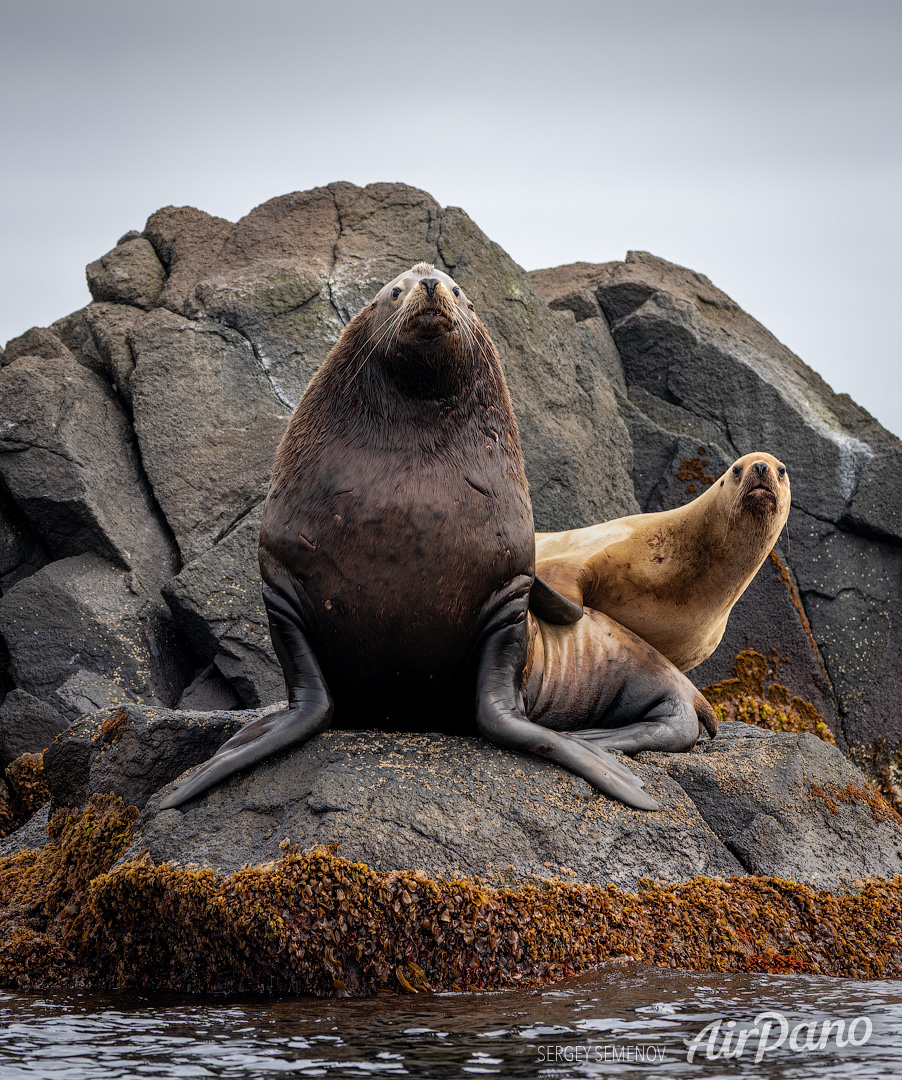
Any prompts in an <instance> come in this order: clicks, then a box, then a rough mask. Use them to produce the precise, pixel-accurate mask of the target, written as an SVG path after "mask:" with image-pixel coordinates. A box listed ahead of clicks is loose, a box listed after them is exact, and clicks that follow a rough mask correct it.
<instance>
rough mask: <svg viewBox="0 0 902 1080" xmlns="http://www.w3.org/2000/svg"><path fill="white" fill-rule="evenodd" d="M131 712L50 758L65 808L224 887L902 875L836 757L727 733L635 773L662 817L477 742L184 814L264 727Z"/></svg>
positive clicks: (809, 742)
mask: <svg viewBox="0 0 902 1080" xmlns="http://www.w3.org/2000/svg"><path fill="white" fill-rule="evenodd" d="M261 712H262V710H259V711H257V712H247V713H238V712H230V713H209V714H197V713H187V712H176V711H171V710H166V709H150V708H146V707H144V706H137V705H136V706H125V707H123V708H121V709H118V710H110V711H107V712H104V713H97V714H95V715H93V716H90V717H86V718H84V719H83V720H82V721H81V722H80V723H79V724H78V725H77V726H76V727H74V728H72V729H70V730H69V731H68V732H66V733H65V734H64V735H63V736H61V737H60V738H59V739H57V740H56V741H55V742H54V743H53V745H52V747H51V748H50V749H49V750H48V751H47V752H46V754H45V775H46V778H47V783H48V785H49V787H50V790H51V794H52V799H53V804H54V805H71V806H75V805H81V804H83V803H84V802H85V800H86V799H87V798H88V796H89V795H90V794H91V793H93V792H106V791H114V792H115V793H117V794H119V795H120V796H121V797H122V798H124V799H125V801H126V802H129V803H133V804H135V805H137V806H139V807H145V806H146V810H145V813H144V815H143V816H142V818H141V820H140V822H139V824H138V830H137V834H136V836H135V840H134V843H133V844H132V846H131V848H130V849H129V851H128V852H126V854H125V856H124V858H128V857H130V856H134V855H137V854H138V853H140V852H141V851H143V850H145V849H147V850H148V851H149V852H150V856H151V858H152V859H153V860H154V861H156V862H163V861H167V862H175V863H181V864H195V865H198V866H211V867H214V868H216V869H218V870H220V871H222V872H225V873H229V872H232V871H234V870H237V869H239V868H240V867H241V866H244V865H248V864H250V865H257V864H260V863H263V862H267V861H269V860H271V859H275V858H278V855H279V844H280V842H281V841H283V840H285V839H288V840H290V841H291V842H293V843H296V844H299V845H300V846H301V847H304V848H306V847H310V846H312V845H314V844H316V843H324V844H327V843H334V842H337V843H339V844H340V849H339V850H340V854H341V855H342V856H344V857H345V858H349V859H352V860H360V861H363V862H365V863H367V864H368V865H370V866H375V867H379V868H381V869H383V870H412V869H416V870H421V871H423V872H425V873H426V874H429V875H430V876H443V877H450V876H453V875H454V874H463V875H465V876H467V877H479V878H485V879H488V880H490V881H493V882H503V881H518V880H523V879H525V878H528V877H529V876H530V875H535V876H538V877H562V878H564V879H570V880H574V881H582V882H596V883H600V884H607V883H610V882H613V883H615V884H618V885H620V886H621V887H623V888H627V889H635V888H636V887H637V886H638V884H639V882H640V880H641V879H642V878H653V879H656V880H658V881H666V882H671V881H681V880H687V879H689V878H692V877H694V876H696V875H703V876H708V877H717V876H725V877H729V876H735V875H743V874H746V873H749V874H761V875H769V876H777V877H785V878H790V879H792V880H795V881H800V882H805V883H807V884H810V885H813V886H816V887H819V888H829V889H836V888H839V889H844V888H849V887H854V883H855V882H856V881H858V880H861V879H862V878H864V877H866V876H868V875H878V876H890V877H891V876H893V875H895V874H897V873H900V872H902V819H900V818H899V816H898V815H897V814H895V813H894V811H892V810H891V809H890V807H889V805H888V804H887V803H886V802H885V801H884V800H883V799H882V797H880V796H879V795H878V794H876V792H875V791H874V789H873V788H872V787H869V785H868V782H867V781H866V780H865V778H864V777H863V776H862V775H861V773H860V772H859V771H858V770H857V769H856V768H855V767H854V766H853V765H851V764H850V763H849V762H848V761H847V760H846V759H845V758H844V757H843V756H842V754H841V753H840V752H839V751H838V750H836V748H835V747H831V746H828V745H827V744H826V743H823V742H821V741H820V740H819V739H817V738H815V737H814V736H811V735H801V736H799V735H791V734H774V733H773V732H768V731H764V730H762V729H759V728H754V727H749V726H748V725H746V724H741V723H737V722H727V723H725V724H723V725H722V727H723V732H722V734H721V736H719V737H718V738H717V739H715V740H705V741H704V742H702V743H700V744H699V746H697V747H696V749H695V750H694V751H692V752H691V753H688V754H652V753H646V754H641V755H639V756H638V757H637V758H636V759H634V761H633V762H632V763H631V766H630V767H631V768H633V769H634V770H635V771H636V772H637V773H638V774H639V775H640V776H641V777H642V779H643V780H644V781H645V784H646V789H647V790H648V791H649V792H650V793H651V794H652V795H653V796H654V797H655V798H656V799H658V800H659V801H660V803H661V809H660V810H658V811H656V812H654V813H646V812H643V811H638V810H632V809H630V808H629V807H626V806H624V805H623V804H622V803H618V802H615V801H613V800H610V799H608V798H606V797H605V796H603V795H600V794H599V793H598V792H596V791H594V790H593V789H592V788H591V787H590V786H589V785H588V784H586V783H585V781H583V780H580V779H579V778H577V777H575V776H572V775H571V774H569V773H567V772H565V771H564V770H562V769H559V768H558V767H556V766H554V765H552V764H550V763H549V762H547V761H544V760H542V759H541V758H537V757H532V756H531V755H524V754H517V753H513V752H510V751H506V750H502V749H499V748H498V747H495V746H492V745H491V744H490V743H488V742H486V741H485V740H482V739H479V738H471V737H452V736H443V735H402V734H396V733H390V732H372V731H327V732H325V733H323V734H322V735H319V736H317V737H316V738H314V739H313V740H311V741H310V742H309V743H307V744H306V745H305V746H302V747H299V748H296V749H294V750H289V751H287V752H285V753H284V754H282V755H279V756H277V757H275V758H273V759H271V760H269V761H266V762H263V763H261V764H260V765H258V766H256V767H255V768H253V769H250V770H247V771H245V772H244V773H242V774H240V775H238V776H234V777H231V778H230V779H228V780H226V781H225V782H223V783H222V784H220V785H219V786H217V787H216V788H214V789H213V790H211V791H209V792H207V793H205V794H204V795H202V796H201V797H199V798H198V799H195V800H194V801H193V802H191V803H188V804H187V805H186V806H184V807H182V808H180V809H179V810H165V811H160V810H159V809H158V808H157V807H158V805H159V803H160V801H161V799H162V793H160V794H155V792H156V791H157V789H161V788H162V786H163V785H164V784H168V783H169V782H171V781H173V780H174V779H176V777H177V775H178V774H180V773H181V772H182V770H183V768H184V766H186V765H188V764H189V762H191V763H193V762H200V761H201V760H203V759H204V758H205V757H207V756H209V754H210V753H212V752H213V750H214V749H216V747H218V746H219V745H221V743H222V742H223V741H224V740H225V739H226V738H228V737H230V736H231V735H232V734H234V733H235V731H237V730H238V729H239V726H240V722H241V721H244V720H246V719H250V718H251V717H253V716H257V715H260V714H261Z"/></svg>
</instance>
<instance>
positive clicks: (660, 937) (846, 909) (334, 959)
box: [0, 796, 902, 996]
mask: <svg viewBox="0 0 902 1080" xmlns="http://www.w3.org/2000/svg"><path fill="white" fill-rule="evenodd" d="M136 816H137V811H135V810H134V808H126V807H125V806H124V805H123V804H122V802H121V800H119V799H117V798H115V797H113V796H103V797H98V796H94V798H93V799H92V800H91V802H90V804H89V805H88V807H87V809H86V810H85V811H83V812H82V813H72V812H68V811H67V812H61V813H59V814H58V815H56V816H54V818H53V819H52V822H51V826H50V828H49V830H48V831H49V833H50V840H49V842H48V844H47V845H46V847H45V848H44V849H43V850H42V851H27V852H21V853H20V854H18V855H15V856H9V857H7V858H5V859H2V860H0V905H2V909H3V914H2V916H0V984H3V985H7V986H10V985H20V986H21V985H31V986H36V985H45V986H46V985H62V984H64V985H72V984H73V983H76V984H79V985H93V986H107V987H126V986H128V987H146V988H153V989H170V990H181V991H232V992H235V991H243V990H265V991H270V992H274V993H283V992H289V993H304V994H317V995H322V996H329V995H335V994H340V995H346V994H372V993H376V992H379V991H385V990H388V991H395V992H397V991H402V992H405V993H415V992H419V991H425V990H454V989H476V988H483V989H489V988H492V989H498V988H502V987H512V986H524V985H530V984H537V983H541V982H546V981H549V980H552V979H558V978H562V977H564V976H567V975H572V974H575V973H577V972H580V971H585V970H587V969H589V968H591V967H593V966H595V965H597V964H599V963H602V962H604V961H608V960H613V959H616V958H618V957H626V958H630V959H635V960H639V961H643V962H645V963H649V964H657V965H664V966H671V967H681V968H689V969H694V970H703V971H770V972H785V971H801V972H815V973H821V974H829V975H841V976H853V977H857V978H898V977H900V975H902V950H900V949H899V947H898V946H899V942H900V940H902V877H899V878H896V879H894V880H891V881H890V880H883V881H871V882H868V883H865V884H863V885H862V887H861V890H860V891H859V892H858V893H855V894H853V895H836V894H833V893H827V892H816V891H814V890H812V889H810V888H808V887H807V886H805V885H799V884H795V883H793V882H789V881H784V880H781V879H778V878H761V877H752V876H749V877H742V878H734V879H729V880H712V879H709V878H695V879H693V880H692V881H687V882H681V883H678V884H674V885H663V884H660V883H657V882H651V881H644V882H643V883H642V885H641V887H640V888H639V890H638V891H637V893H636V894H631V893H626V892H623V891H622V890H620V889H618V888H617V887H616V886H608V887H603V886H601V885H586V884H574V883H572V882H562V881H539V880H536V881H535V882H534V883H528V884H519V885H516V886H511V887H509V888H498V889H495V888H488V887H486V886H483V885H481V884H479V883H476V882H472V881H467V880H464V879H460V878H455V879H451V880H442V879H431V878H429V877H427V876H426V875H425V874H421V873H417V872H407V873H401V872H382V871H378V870H374V869H372V868H371V867H369V866H366V865H364V864H363V863H352V862H349V861H348V860H345V859H341V858H339V857H338V855H337V854H336V853H335V851H334V849H329V848H319V849H316V850H314V851H312V852H306V853H304V852H301V851H299V850H298V849H297V848H294V847H291V846H285V847H284V848H283V852H284V853H283V855H282V857H281V858H280V859H278V860H277V861H275V862H273V863H269V864H266V865H264V866H257V867H249V868H246V869H244V870H241V871H239V872H237V873H235V874H232V875H231V876H230V877H222V876H220V875H218V874H216V873H215V872H214V871H212V870H209V869H200V870H198V869H191V868H187V867H174V866H169V865H165V864H164V865H162V866H157V865H154V864H153V863H152V862H151V860H150V859H149V857H148V856H147V855H146V854H145V855H144V856H142V857H140V858H138V859H134V860H131V861H129V862H127V863H125V864H123V865H121V866H119V867H117V868H116V869H115V870H113V869H111V867H112V866H113V863H114V862H115V861H116V859H117V858H118V857H119V856H120V855H121V853H122V852H123V851H124V849H125V846H126V845H127V844H128V842H129V838H130V835H131V826H132V823H133V822H134V820H135V818H136Z"/></svg>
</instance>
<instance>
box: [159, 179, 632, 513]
mask: <svg viewBox="0 0 902 1080" xmlns="http://www.w3.org/2000/svg"><path fill="white" fill-rule="evenodd" d="M185 220H186V222H187V220H188V216H187V215H186V219H185ZM194 227H195V228H197V229H199V230H202V229H203V228H209V229H210V230H211V231H212V232H215V234H216V236H217V240H216V244H219V236H220V233H219V231H218V230H219V227H218V226H217V227H216V228H215V229H214V228H213V227H212V226H210V224H209V223H208V222H206V223H205V222H195V223H194ZM148 228H149V232H148V235H150V236H151V238H152V239H153V238H154V236H155V235H157V234H158V232H159V230H160V225H159V223H158V222H155V221H153V219H151V223H149V225H148ZM188 231H189V232H190V230H188ZM156 243H157V244H158V245H159V247H160V248H161V250H163V251H164V257H165V246H164V243H163V242H162V241H161V239H160V238H159V237H157V240H156ZM187 246H188V245H187V243H186V248H187ZM176 250H177V244H176V243H175V242H173V247H172V253H173V254H172V257H173V259H174V258H175V252H176ZM419 259H425V260H427V261H430V262H434V263H435V264H436V265H437V266H439V267H440V268H442V269H445V270H447V271H448V272H449V273H450V274H452V275H453V276H454V277H455V278H456V279H457V280H459V281H460V283H461V285H462V286H463V287H464V288H465V289H466V291H467V293H468V295H470V296H472V297H473V298H474V302H475V303H476V308H477V311H478V313H479V315H480V317H481V318H482V319H483V321H484V322H485V324H486V326H487V327H488V329H489V333H490V334H491V335H492V338H493V340H494V341H495V343H496V344H497V346H498V348H499V351H500V353H501V358H502V362H503V364H504V366H505V373H506V375H507V378H508V382H509V385H510V389H511V395H512V397H513V399H514V405H515V407H516V409H517V415H518V417H519V420H520V427H521V434H522V437H523V451H524V456H525V458H526V466H527V474H528V475H529V478H530V484H531V492H532V499H533V507H534V510H535V515H536V520H537V522H538V524H539V526H540V527H552V526H553V525H557V527H561V528H563V527H564V526H566V525H583V524H589V523H590V522H592V521H594V520H597V519H598V518H599V516H616V515H617V514H620V513H629V512H633V511H634V510H635V508H636V504H635V501H634V496H633V491H632V485H631V483H630V482H629V468H630V444H629V436H628V433H627V431H626V428H625V426H624V425H623V422H622V420H621V419H620V417H619V415H618V412H617V407H616V402H615V400H614V397H613V394H612V392H611V389H610V385H609V382H608V375H607V369H608V368H609V367H611V366H612V365H613V366H614V367H616V364H617V361H616V350H615V349H614V348H613V346H612V344H611V343H610V340H609V337H608V336H606V335H599V334H596V333H594V332H593V333H588V334H586V333H583V332H579V331H577V329H576V327H575V325H574V322H573V319H572V317H570V316H569V315H567V314H564V315H558V314H556V313H554V312H551V311H549V310H548V308H547V307H546V305H545V304H543V303H542V302H541V301H540V300H539V298H538V297H537V296H536V294H535V291H534V290H533V288H532V286H531V284H530V281H529V277H528V275H527V274H526V273H525V272H524V271H523V270H522V269H521V268H520V267H518V266H517V265H516V264H515V263H514V262H513V261H512V260H511V259H510V258H509V257H508V256H507V255H506V254H505V253H504V252H503V251H502V250H501V249H500V248H499V247H498V246H497V245H496V244H493V243H492V242H491V241H490V240H489V239H488V238H487V237H486V236H485V235H484V234H483V233H482V232H481V231H480V230H479V229H478V228H477V227H476V226H475V225H474V224H473V222H472V221H471V220H470V219H469V218H468V217H467V216H466V214H464V213H463V211H461V210H458V209H456V208H447V209H444V210H443V209H442V208H441V207H440V206H439V205H438V204H437V203H436V202H435V200H434V199H432V198H431V197H430V196H429V195H427V194H426V193H425V192H423V191H418V190H417V189H416V188H410V187H407V186H406V185H404V184H371V185H369V186H368V187H366V188H358V187H355V186H354V185H353V184H341V183H340V184H330V185H329V186H328V187H327V188H316V189H314V190H313V191H307V192H297V193H295V194H293V195H286V196H282V197H281V198H278V199H272V200H270V202H268V203H264V204H263V205H262V206H260V207H257V209H256V210H253V211H252V212H251V213H250V214H248V216H247V217H246V218H243V219H242V220H241V221H240V222H238V223H237V224H236V225H235V226H234V227H233V229H232V230H231V231H230V232H229V233H228V235H227V236H226V237H225V239H224V240H223V241H222V243H221V246H220V247H219V248H218V253H217V254H216V255H215V257H213V258H211V259H210V260H209V261H208V263H207V265H206V266H204V267H203V269H202V275H201V276H199V278H198V280H197V282H196V284H195V288H194V290H193V300H191V301H188V302H187V304H186V310H188V311H189V312H190V313H191V314H198V315H202V316H204V317H206V318H207V319H212V320H215V321H216V322H217V323H225V324H226V325H227V326H229V327H231V328H232V329H234V330H235V331H237V332H238V333H240V334H241V335H242V336H244V337H245V338H246V339H247V340H248V341H249V342H250V343H251V345H252V346H253V350H254V353H255V355H256V356H257V357H258V358H259V361H260V363H261V364H262V366H263V368H264V370H265V371H266V373H267V376H268V378H269V381H270V385H271V387H272V390H273V392H274V393H275V394H276V395H277V396H278V398H279V399H280V400H281V401H283V402H285V403H286V404H289V405H292V406H293V405H294V404H295V403H296V402H297V400H298V398H299V397H300V394H301V392H302V390H303V388H304V386H305V385H306V383H307V381H308V379H309V378H310V376H311V375H312V374H313V372H314V371H315V370H316V368H317V367H318V366H319V365H320V363H321V362H322V361H323V359H325V357H326V355H327V353H328V351H329V349H330V348H331V347H332V345H333V344H334V343H335V341H336V340H337V339H338V336H339V334H340V333H341V330H342V328H343V326H344V325H345V323H346V322H347V321H348V320H349V319H350V318H351V317H352V316H353V315H354V314H356V312H357V311H359V310H360V308H361V307H362V306H363V305H364V304H365V303H368V302H369V301H370V300H371V299H372V297H373V296H374V295H375V293H376V292H377V291H378V289H380V288H381V287H382V285H384V284H385V282H386V281H390V280H391V279H392V278H393V277H395V276H396V275H397V274H398V273H400V272H401V271H402V270H404V269H406V268H407V267H408V266H410V265H411V264H412V263H414V262H416V261H417V260H419ZM189 261H190V260H188V259H187V258H186V263H185V265H187V263H188V262H189ZM195 265H197V264H196V263H195ZM179 287H180V289H182V290H184V289H186V288H187V286H186V285H185V279H184V278H182V281H181V284H180V286H179Z"/></svg>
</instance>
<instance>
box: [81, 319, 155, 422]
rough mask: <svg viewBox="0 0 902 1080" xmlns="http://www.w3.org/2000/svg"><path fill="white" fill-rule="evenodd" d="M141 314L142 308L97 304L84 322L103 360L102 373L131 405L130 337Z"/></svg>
mask: <svg viewBox="0 0 902 1080" xmlns="http://www.w3.org/2000/svg"><path fill="white" fill-rule="evenodd" d="M141 314H142V312H141V309H140V308H137V307H132V306H131V305H130V304H104V303H98V304H91V306H90V307H88V308H86V309H85V321H86V323H87V326H88V327H89V329H90V331H91V336H92V340H93V342H94V345H95V347H96V349H97V352H98V355H99V356H100V358H101V359H102V361H103V372H104V374H105V376H106V378H107V379H108V380H109V382H110V384H111V385H112V388H113V390H114V391H115V393H117V394H118V395H119V397H120V398H121V399H122V400H123V401H125V402H127V403H128V404H131V400H132V372H133V371H134V370H135V358H134V355H133V354H132V349H131V345H130V343H129V340H128V335H129V331H130V330H131V329H132V327H133V326H134V325H135V323H136V322H137V321H138V319H139V318H140V317H141Z"/></svg>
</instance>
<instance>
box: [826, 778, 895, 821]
mask: <svg viewBox="0 0 902 1080" xmlns="http://www.w3.org/2000/svg"><path fill="white" fill-rule="evenodd" d="M808 798H809V799H820V800H821V802H823V803H824V805H825V806H826V807H827V809H828V810H830V811H831V812H832V813H834V814H838V813H839V803H845V804H846V805H855V804H856V803H858V804H864V805H865V806H867V808H868V809H869V810H870V811H871V816H872V817H873V819H874V821H876V822H881V821H891V822H893V823H894V824H896V825H900V826H902V816H900V815H899V814H898V812H897V811H896V809H895V808H894V807H893V806H891V805H890V803H889V802H888V801H887V799H885V798H884V796H883V795H882V794H881V793H880V792H879V791H877V790H876V789H874V788H871V787H866V788H863V787H861V786H860V785H858V784H853V783H852V782H851V781H849V783H848V784H846V786H845V787H839V786H838V785H836V784H833V785H829V786H827V787H825V786H824V785H823V784H809V785H808Z"/></svg>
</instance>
